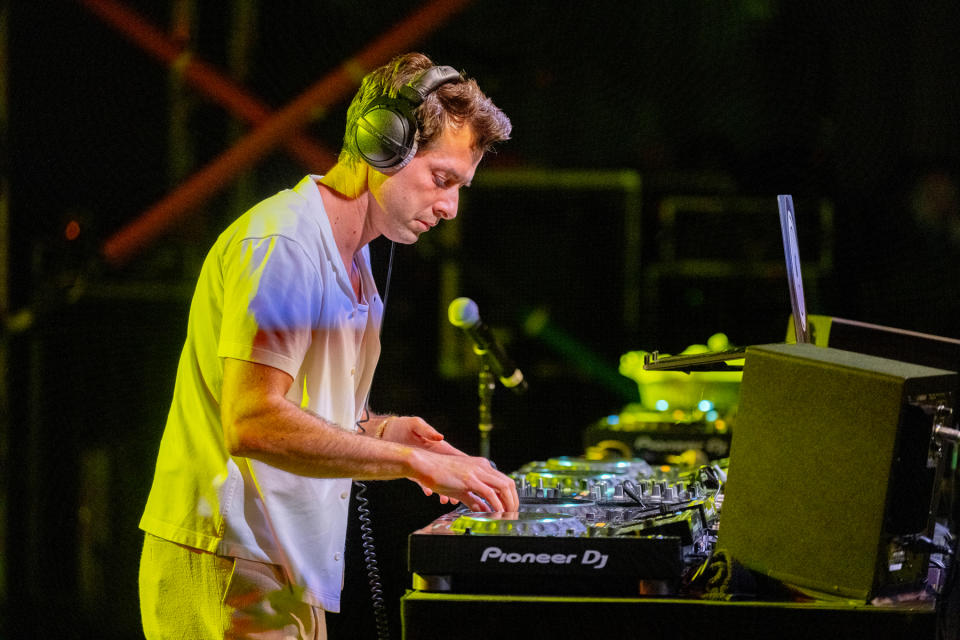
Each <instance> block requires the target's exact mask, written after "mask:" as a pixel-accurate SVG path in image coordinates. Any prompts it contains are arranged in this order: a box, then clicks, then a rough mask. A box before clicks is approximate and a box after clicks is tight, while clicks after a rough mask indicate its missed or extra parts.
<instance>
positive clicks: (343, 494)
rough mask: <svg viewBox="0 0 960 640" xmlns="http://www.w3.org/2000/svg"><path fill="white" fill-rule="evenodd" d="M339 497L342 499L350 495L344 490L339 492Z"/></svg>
mask: <svg viewBox="0 0 960 640" xmlns="http://www.w3.org/2000/svg"><path fill="white" fill-rule="evenodd" d="M340 497H341V498H342V499H343V500H346V499H347V498H349V497H350V494H349V493H347V492H346V491H344V492H343V493H341V494H340Z"/></svg>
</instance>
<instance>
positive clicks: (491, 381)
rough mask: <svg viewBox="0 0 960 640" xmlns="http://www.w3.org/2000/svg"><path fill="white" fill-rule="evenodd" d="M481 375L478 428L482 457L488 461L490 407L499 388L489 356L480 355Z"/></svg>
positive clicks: (490, 422) (491, 428)
mask: <svg viewBox="0 0 960 640" xmlns="http://www.w3.org/2000/svg"><path fill="white" fill-rule="evenodd" d="M478 355H479V356H480V373H479V384H478V385H477V391H478V393H479V396H480V406H479V414H480V416H479V418H480V420H479V422H478V424H477V427H478V428H479V430H480V455H481V456H482V457H484V458H486V459H487V460H489V459H490V432H491V431H492V430H493V412H492V411H491V410H490V406H491V404H492V402H493V392H494V390H496V388H497V379H496V378H495V377H494V376H493V371H491V370H490V362H489V360H488V356H487V354H486V353H485V352H484V353H480V354H478Z"/></svg>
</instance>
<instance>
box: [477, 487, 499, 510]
mask: <svg viewBox="0 0 960 640" xmlns="http://www.w3.org/2000/svg"><path fill="white" fill-rule="evenodd" d="M474 492H475V493H476V494H477V495H478V496H479V497H481V498H483V499H484V500H486V501H487V505H488V508H489V510H490V511H506V509H504V508H503V502H502V501H501V500H500V496H499V495H498V494H497V491H496V489H494V488H493V487H491V486H489V485H486V484H484V485H480V486H479V487H477V488H476V489H474ZM485 510H486V509H485Z"/></svg>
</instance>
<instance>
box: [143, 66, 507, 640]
mask: <svg viewBox="0 0 960 640" xmlns="http://www.w3.org/2000/svg"><path fill="white" fill-rule="evenodd" d="M510 128H511V127H510V121H509V120H508V119H507V118H506V116H505V115H504V114H503V113H502V112H501V111H500V110H499V109H498V108H497V107H496V106H495V105H494V104H493V103H492V102H491V101H490V100H489V99H488V98H487V97H486V96H485V95H484V94H483V93H482V92H481V91H480V89H479V88H478V87H477V85H476V82H475V81H473V80H472V79H465V78H462V77H461V76H460V75H459V74H457V73H456V72H455V71H454V70H452V69H450V68H449V67H435V66H433V64H432V63H431V61H430V60H429V59H428V58H426V57H425V56H423V55H420V54H407V55H404V56H400V57H399V58H396V59H395V60H393V61H392V62H391V63H389V64H387V65H385V66H384V67H381V68H379V69H377V70H375V71H374V72H372V73H370V74H369V75H368V76H367V77H366V78H364V80H363V83H362V85H361V87H360V89H359V91H358V92H357V95H356V97H355V98H354V101H353V103H352V104H351V106H350V108H349V110H348V113H347V128H346V133H345V136H344V145H343V149H342V151H341V154H340V157H339V159H338V162H337V164H336V165H335V166H334V167H333V168H332V169H330V171H329V172H328V173H327V174H326V175H324V176H322V177H320V176H307V177H306V178H304V180H303V181H301V182H300V183H299V184H298V185H297V186H296V188H294V189H292V190H286V191H282V192H280V193H279V194H277V195H275V196H273V197H271V198H268V199H267V200H265V201H263V202H261V203H260V204H258V205H257V206H255V207H254V208H253V209H251V210H250V211H248V212H247V213H246V214H244V215H243V216H241V217H240V218H239V219H238V220H237V221H236V222H234V223H233V224H232V225H231V226H230V227H229V228H228V229H227V230H226V231H225V232H224V233H223V234H222V235H221V236H220V238H219V239H218V240H217V242H216V244H215V245H214V247H213V249H212V250H211V252H210V254H209V255H208V256H207V259H206V261H205V263H204V266H203V269H202V271H201V274H200V278H199V281H198V285H197V289H196V292H195V294H194V298H193V301H192V303H191V309H190V317H189V324H188V328H187V339H186V344H185V346H184V349H183V353H182V355H181V359H180V364H179V368H178V371H177V381H176V387H175V390H174V397H173V403H172V406H171V409H170V413H169V416H168V419H167V425H166V428H165V430H164V435H163V440H162V442H161V445H160V453H159V456H158V460H157V468H156V474H155V476H154V482H153V487H152V489H151V493H150V497H149V499H148V501H147V506H146V509H145V512H144V515H143V518H142V520H141V523H140V526H141V528H142V529H144V531H145V532H146V537H145V542H144V550H143V557H142V560H141V567H140V598H141V614H142V618H143V624H144V629H145V632H146V635H147V638H150V639H152V638H225V637H227V638H238V637H256V638H274V637H276V638H281V637H282V638H287V637H298V638H322V637H325V623H324V618H323V615H324V613H323V612H324V610H326V611H334V612H336V611H339V606H340V602H339V600H340V589H341V586H342V581H343V557H344V555H343V551H344V538H345V534H346V521H347V511H348V505H349V496H350V487H351V478H352V479H358V480H385V479H393V478H409V479H411V480H413V481H415V482H417V483H418V484H419V485H420V486H421V487H422V489H423V491H424V493H426V494H427V495H431V494H432V493H437V494H439V495H440V496H441V500H442V501H444V502H446V501H451V502H457V501H461V502H463V503H464V504H465V505H467V506H468V507H469V508H471V509H473V510H493V511H514V510H516V509H517V506H518V502H519V501H518V498H517V493H516V488H515V486H514V483H513V481H512V480H511V479H510V478H508V477H507V476H505V475H503V474H501V473H499V472H498V471H496V470H495V469H494V468H493V467H492V465H491V464H490V463H489V461H487V460H485V459H483V458H478V457H470V456H467V455H466V454H464V453H463V452H461V451H459V450H458V449H456V448H455V447H453V446H451V445H450V444H448V443H447V442H446V441H444V439H443V436H442V435H441V434H439V433H438V432H437V431H436V430H435V429H433V427H431V426H430V425H429V424H427V423H426V422H425V421H423V420H422V419H420V418H418V417H414V416H389V415H379V414H375V413H372V412H369V410H368V408H367V406H366V403H367V399H368V395H369V388H370V384H371V380H372V377H373V371H374V367H375V365H376V361H377V358H378V355H379V352H380V344H379V329H380V321H381V317H382V313H383V303H382V301H381V300H380V297H379V295H378V293H377V288H376V284H375V283H374V280H373V277H372V275H371V272H370V259H369V250H368V247H367V245H368V243H369V242H370V241H371V240H373V239H374V238H377V237H379V236H381V235H383V236H386V237H387V238H388V239H390V240H392V241H394V242H401V243H405V244H410V243H413V242H416V240H417V238H418V237H419V236H420V234H422V233H424V232H425V231H427V230H428V229H430V228H431V227H433V226H435V225H436V224H437V223H438V222H440V221H441V220H450V219H452V218H453V217H454V216H456V213H457V204H458V192H459V189H460V187H462V186H464V185H468V184H469V183H470V181H471V179H472V178H473V175H474V172H475V171H476V168H477V165H478V164H479V162H480V159H481V157H482V155H483V153H484V152H485V151H486V150H487V149H489V148H490V147H491V145H492V144H494V143H495V142H498V141H501V140H506V139H508V138H509V135H510Z"/></svg>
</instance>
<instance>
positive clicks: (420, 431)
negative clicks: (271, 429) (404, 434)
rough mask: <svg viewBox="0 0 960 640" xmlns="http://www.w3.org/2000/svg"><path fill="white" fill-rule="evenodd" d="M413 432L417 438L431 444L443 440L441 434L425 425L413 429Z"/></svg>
mask: <svg viewBox="0 0 960 640" xmlns="http://www.w3.org/2000/svg"><path fill="white" fill-rule="evenodd" d="M413 432H414V434H415V435H416V436H417V437H419V438H422V439H424V440H429V441H431V442H440V441H441V440H443V434H442V433H440V432H439V431H437V430H436V429H434V428H433V427H431V426H430V425H429V424H426V423H423V424H422V425H418V426H417V427H415V428H414V430H413Z"/></svg>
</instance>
